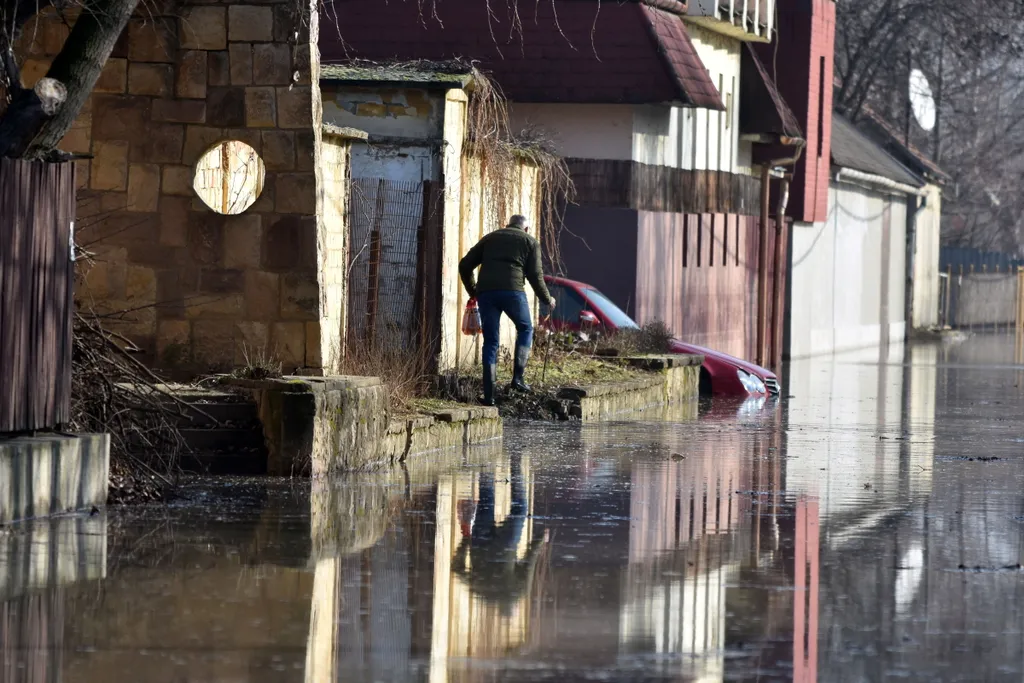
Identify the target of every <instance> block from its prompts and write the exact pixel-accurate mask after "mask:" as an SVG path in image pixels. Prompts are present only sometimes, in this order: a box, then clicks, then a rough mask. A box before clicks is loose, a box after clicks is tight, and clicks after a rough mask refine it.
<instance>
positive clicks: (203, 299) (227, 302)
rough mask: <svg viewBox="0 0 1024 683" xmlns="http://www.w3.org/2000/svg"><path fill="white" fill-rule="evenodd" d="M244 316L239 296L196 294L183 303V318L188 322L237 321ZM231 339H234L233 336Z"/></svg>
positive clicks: (242, 301)
mask: <svg viewBox="0 0 1024 683" xmlns="http://www.w3.org/2000/svg"><path fill="white" fill-rule="evenodd" d="M244 315H245V301H244V300H243V298H242V295H241V294H197V295H196V296H193V297H189V298H188V300H186V301H185V317H186V318H188V319H189V320H199V319H203V318H218V319H230V320H237V319H239V318H242V317H244ZM194 331H195V330H194V328H193V332H194ZM232 337H234V335H233V334H232Z"/></svg>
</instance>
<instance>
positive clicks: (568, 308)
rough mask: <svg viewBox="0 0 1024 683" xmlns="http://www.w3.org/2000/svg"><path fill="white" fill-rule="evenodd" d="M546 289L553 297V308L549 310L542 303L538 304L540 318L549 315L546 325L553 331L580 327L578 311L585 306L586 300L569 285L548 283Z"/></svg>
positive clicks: (576, 329)
mask: <svg viewBox="0 0 1024 683" xmlns="http://www.w3.org/2000/svg"><path fill="white" fill-rule="evenodd" d="M548 291H549V292H551V296H552V297H554V299H555V310H554V312H552V311H551V309H549V308H548V307H547V306H545V305H544V304H541V305H540V316H541V320H544V319H545V318H547V317H548V316H549V315H550V316H551V319H550V321H548V323H546V325H547V326H548V327H549V328H550V329H552V330H555V331H558V332H562V331H573V332H576V331H578V330H579V329H580V313H582V312H583V310H584V309H585V308H586V307H587V302H586V300H585V299H584V298H583V297H582V296H581V295H580V294H579V292H577V291H576V290H574V289H572V288H571V287H566V286H565V285H560V284H554V283H548Z"/></svg>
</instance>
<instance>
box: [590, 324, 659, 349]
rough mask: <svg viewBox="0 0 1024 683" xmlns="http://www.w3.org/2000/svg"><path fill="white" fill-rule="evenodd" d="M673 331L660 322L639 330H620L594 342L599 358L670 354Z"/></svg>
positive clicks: (646, 325) (645, 325)
mask: <svg viewBox="0 0 1024 683" xmlns="http://www.w3.org/2000/svg"><path fill="white" fill-rule="evenodd" d="M672 336H673V335H672V331H671V330H669V328H668V325H666V324H665V323H664V322H662V321H660V320H654V321H651V322H649V323H645V324H644V325H643V326H641V327H640V329H638V330H618V331H617V332H615V334H611V335H607V336H604V337H601V338H599V339H597V340H596V341H595V342H594V353H595V354H597V355H599V356H631V355H643V354H660V353H670V352H671V350H672V347H671V344H672Z"/></svg>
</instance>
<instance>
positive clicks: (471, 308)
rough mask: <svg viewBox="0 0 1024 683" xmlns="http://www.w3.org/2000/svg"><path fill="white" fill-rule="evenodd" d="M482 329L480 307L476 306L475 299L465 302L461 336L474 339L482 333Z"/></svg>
mask: <svg viewBox="0 0 1024 683" xmlns="http://www.w3.org/2000/svg"><path fill="white" fill-rule="evenodd" d="M483 329H484V325H483V322H482V321H481V320H480V307H479V306H477V303H476V299H470V300H469V301H467V302H466V311H465V312H464V313H463V314H462V334H465V335H468V336H470V337H475V336H476V335H478V334H480V333H481V332H483Z"/></svg>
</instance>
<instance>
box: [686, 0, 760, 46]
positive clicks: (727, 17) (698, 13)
mask: <svg viewBox="0 0 1024 683" xmlns="http://www.w3.org/2000/svg"><path fill="white" fill-rule="evenodd" d="M688 14H689V17H690V19H691V20H692V21H694V22H695V23H698V24H700V25H702V26H705V27H706V28H709V29H711V30H713V31H717V32H719V33H725V34H726V35H730V36H733V37H734V38H739V39H740V40H750V41H757V42H764V43H768V42H771V40H772V37H773V35H774V32H775V0H690V2H689V11H688Z"/></svg>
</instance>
